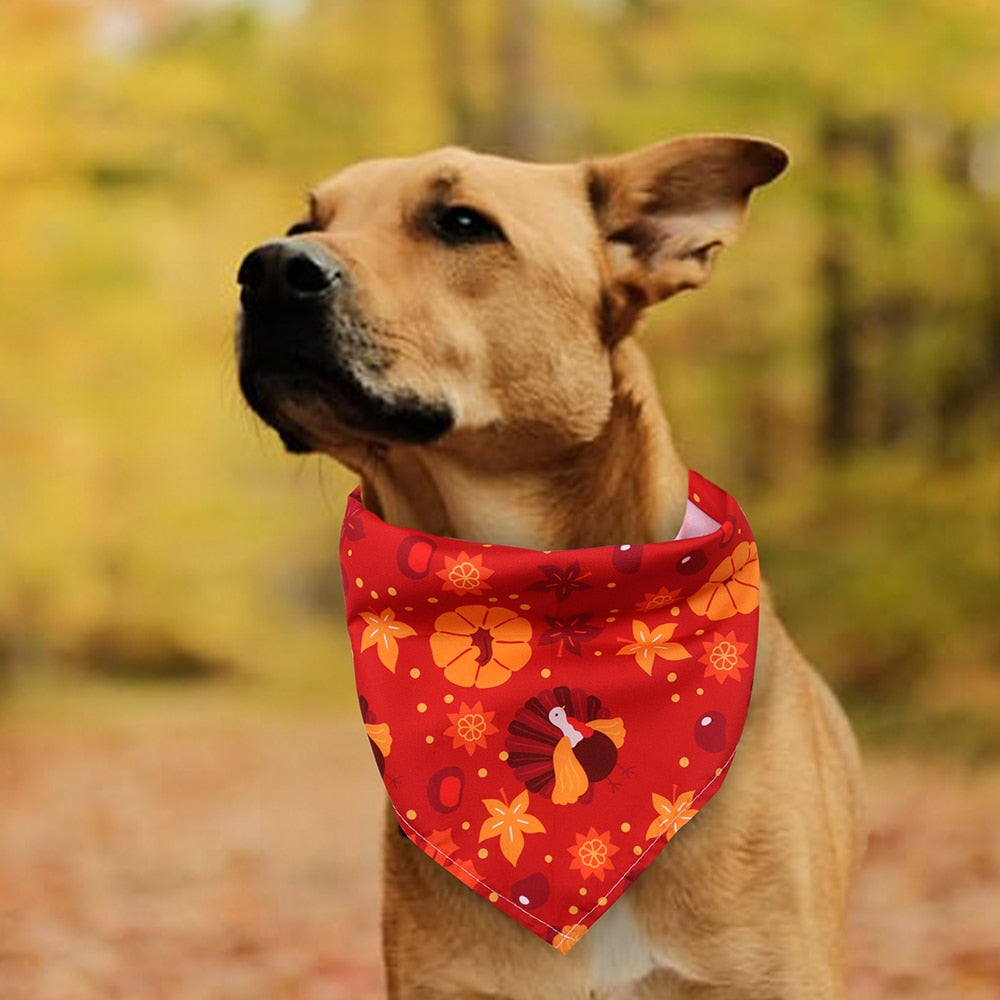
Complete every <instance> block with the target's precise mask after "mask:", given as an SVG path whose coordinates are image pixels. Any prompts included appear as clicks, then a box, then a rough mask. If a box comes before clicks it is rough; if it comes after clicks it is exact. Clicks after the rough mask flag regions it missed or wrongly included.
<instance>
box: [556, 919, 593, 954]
mask: <svg viewBox="0 0 1000 1000" xmlns="http://www.w3.org/2000/svg"><path fill="white" fill-rule="evenodd" d="M586 933H587V928H586V927H585V926H584V925H583V924H567V925H566V926H565V927H563V929H562V930H561V931H560V932H559V933H558V934H557V935H556V936H555V937H554V938H553V939H552V944H553V945H554V946H555V947H556V948H558V949H559V951H561V952H562V953H563V954H564V955H565V954H567V953H568V952H569V950H570V948H572V947H573V945H575V944H576V943H577V942H578V941H579V940H580V938H582V937H583V935H584V934H586Z"/></svg>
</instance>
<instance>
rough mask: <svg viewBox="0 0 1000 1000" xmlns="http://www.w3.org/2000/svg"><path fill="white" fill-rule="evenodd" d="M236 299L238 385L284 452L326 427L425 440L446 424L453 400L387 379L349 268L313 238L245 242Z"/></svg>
mask: <svg viewBox="0 0 1000 1000" xmlns="http://www.w3.org/2000/svg"><path fill="white" fill-rule="evenodd" d="M237 281H238V282H239V285H240V303H241V305H242V307H243V311H242V317H241V322H240V328H239V340H238V345H237V346H238V353H239V363H240V373H239V374H240V387H241V389H242V390H243V395H244V396H245V397H246V399H247V402H248V403H249V404H250V406H251V407H252V408H253V409H254V411H255V412H256V413H257V414H258V415H259V416H260V417H262V418H263V419H264V420H265V421H266V422H267V423H269V424H270V425H271V426H272V427H273V428H274V429H275V430H276V431H277V432H278V433H279V434H280V436H281V438H282V440H283V441H284V443H285V445H286V447H287V448H288V449H289V450H290V451H297V452H304V451H311V450H313V448H315V447H318V446H319V444H320V443H321V441H322V440H323V439H324V438H326V437H329V432H330V431H331V428H334V427H335V428H336V429H337V430H339V431H341V432H346V433H348V434H351V433H356V434H361V435H362V436H365V437H375V438H380V439H385V440H388V441H400V442H408V443H424V442H428V441H432V440H435V439H437V438H439V437H441V436H442V435H443V434H444V433H446V432H447V431H448V430H450V429H451V426H452V423H453V416H452V413H451V409H450V408H449V407H448V406H447V405H446V404H444V403H442V402H439V401H428V400H425V399H422V398H421V397H419V396H418V395H417V394H416V393H414V392H412V391H410V390H408V389H406V388H399V387H396V386H394V385H393V383H392V379H391V368H392V357H391V355H390V353H389V352H388V351H387V350H386V349H385V347H383V346H382V343H381V342H382V341H384V338H380V337H379V336H378V331H377V328H376V327H375V326H373V325H372V324H371V323H369V322H367V321H366V319H365V318H364V317H363V315H362V314H361V311H360V310H359V308H358V306H357V301H356V297H355V293H354V288H353V285H352V282H351V279H350V275H349V272H348V269H347V268H346V266H345V265H344V264H342V263H341V262H340V261H339V260H337V259H336V258H335V257H334V256H333V255H332V254H330V253H329V252H328V251H327V250H326V249H325V248H324V247H323V246H322V245H321V244H319V243H317V242H316V241H315V240H310V239H303V238H295V237H293V238H288V239H283V240H275V241H273V242H270V243H265V244H263V245H262V246H259V247H257V248H256V249H254V250H252V251H250V253H249V254H247V256H246V257H245V258H244V260H243V262H242V264H240V268H239V272H238V274H237Z"/></svg>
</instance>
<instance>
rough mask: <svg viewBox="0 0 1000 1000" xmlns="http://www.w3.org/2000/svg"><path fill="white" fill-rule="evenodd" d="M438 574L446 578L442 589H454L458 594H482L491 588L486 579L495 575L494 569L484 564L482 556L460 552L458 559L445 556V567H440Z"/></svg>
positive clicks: (443, 578)
mask: <svg viewBox="0 0 1000 1000" xmlns="http://www.w3.org/2000/svg"><path fill="white" fill-rule="evenodd" d="M437 575H438V576H439V577H441V579H442V580H444V585H443V586H442V587H441V589H442V590H452V591H454V592H455V593H456V594H481V593H482V592H483V591H484V590H489V589H490V585H489V584H488V583H486V582H485V581H486V578H487V577H488V576H492V575H493V570H491V569H487V568H486V567H485V566H484V565H483V557H482V556H470V555H469V554H468V553H467V552H459V554H458V558H457V559H452V558H451V556H445V557H444V569H439V570H438V571H437Z"/></svg>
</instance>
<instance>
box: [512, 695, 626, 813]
mask: <svg viewBox="0 0 1000 1000" xmlns="http://www.w3.org/2000/svg"><path fill="white" fill-rule="evenodd" d="M570 713H572V714H570ZM608 715H609V713H608V711H607V710H606V709H603V708H602V707H601V702H600V700H599V699H598V698H596V697H593V696H588V695H587V694H585V693H584V692H583V691H580V690H573V691H570V689H569V688H567V687H561V688H557V689H556V690H555V691H543V692H542V693H541V694H539V695H538V696H536V697H535V698H532V699H531V700H530V701H529V702H528V703H527V704H526V705H525V706H524V708H522V709H521V710H520V711H518V713H517V715H516V716H515V718H514V721H513V722H512V723H511V724H510V728H509V734H510V735H509V736H508V737H507V743H506V746H507V752H508V753H509V755H510V756H509V757H508V759H507V763H508V764H510V766H511V767H512V768H513V769H514V773H515V774H516V775H517V777H518V778H520V779H521V780H522V781H523V782H524V786H525V788H527V789H528V790H529V791H533V792H537V793H539V794H541V795H547V796H548V797H549V798H551V799H552V801H553V802H554V803H555V804H556V805H572V803H574V802H576V801H577V800H578V799H581V798H583V799H584V800H585V801H589V800H590V798H591V787H590V786H591V784H592V783H594V782H598V781H604V780H605V779H606V778H608V777H609V776H610V775H611V774H612V773H613V772H614V770H615V767H616V765H617V763H618V750H619V748H620V747H621V746H622V744H623V743H624V742H625V726H624V724H623V723H622V720H621V719H618V718H616V719H611V718H608V717H607V716H608Z"/></svg>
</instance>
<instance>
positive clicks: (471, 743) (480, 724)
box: [444, 701, 500, 757]
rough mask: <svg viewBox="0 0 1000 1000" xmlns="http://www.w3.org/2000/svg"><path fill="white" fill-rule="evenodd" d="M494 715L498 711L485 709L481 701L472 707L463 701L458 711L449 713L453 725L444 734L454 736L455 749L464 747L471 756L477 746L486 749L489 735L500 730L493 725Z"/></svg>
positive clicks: (453, 745)
mask: <svg viewBox="0 0 1000 1000" xmlns="http://www.w3.org/2000/svg"><path fill="white" fill-rule="evenodd" d="M494 715H496V712H486V711H484V710H483V703H482V702H481V701H477V702H476V703H475V705H472V706H471V707H470V706H469V705H466V704H465V702H464V701H463V702H462V703H461V704H460V705H459V706H458V711H457V712H449V713H448V720H449V721H450V722H451V725H450V726H449V727H448V728H447V729H446V730H445V731H444V734H445V736H450V737H451V738H452V740H453V742H452V748H453V749H456V750H457V749H458V748H459V747H464V748H465V752H466V753H467V754H468V755H469V756H470V757H471V756H472V755H473V754H474V753H475V752H476V747H482V748H483V749H484V750H485V749H486V737H487V736H492V735H493V733H498V732H500V730H499V729H497V727H496V726H494V725H493V716H494Z"/></svg>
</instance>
